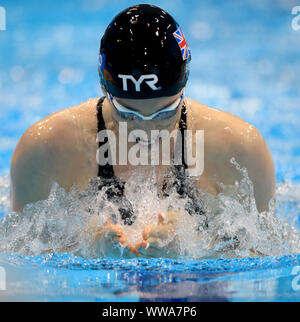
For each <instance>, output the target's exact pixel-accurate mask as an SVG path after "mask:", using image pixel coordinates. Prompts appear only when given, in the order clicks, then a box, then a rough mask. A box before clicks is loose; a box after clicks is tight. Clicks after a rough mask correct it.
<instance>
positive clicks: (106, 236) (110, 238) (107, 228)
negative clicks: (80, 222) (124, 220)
mask: <svg viewBox="0 0 300 322" xmlns="http://www.w3.org/2000/svg"><path fill="white" fill-rule="evenodd" d="M98 221H99V220H98V218H97V217H94V218H92V219H91V220H90V222H89V224H88V235H89V237H90V240H91V241H92V242H93V243H99V244H106V245H110V246H111V247H116V248H118V247H119V246H121V247H124V248H125V247H126V248H128V249H129V251H130V252H132V253H134V254H136V255H137V254H138V251H137V249H136V247H135V246H133V245H129V244H128V242H127V238H126V236H125V233H124V229H123V227H122V226H120V225H116V224H114V223H113V221H112V220H111V219H108V220H107V221H106V222H105V224H104V225H102V226H100V225H99V222H98Z"/></svg>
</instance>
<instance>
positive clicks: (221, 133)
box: [187, 100, 276, 211]
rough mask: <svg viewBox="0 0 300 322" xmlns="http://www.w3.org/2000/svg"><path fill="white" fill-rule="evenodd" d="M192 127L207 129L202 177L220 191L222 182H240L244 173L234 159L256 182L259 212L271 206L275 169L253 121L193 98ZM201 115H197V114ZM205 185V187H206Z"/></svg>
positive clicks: (191, 101)
mask: <svg viewBox="0 0 300 322" xmlns="http://www.w3.org/2000/svg"><path fill="white" fill-rule="evenodd" d="M189 101H190V104H187V106H190V108H191V115H194V117H193V118H192V119H193V120H192V121H191V122H192V128H193V129H194V130H204V172H203V174H202V176H201V177H200V180H199V183H200V187H201V180H202V182H203V183H204V185H206V184H207V183H208V182H209V184H210V185H213V186H214V187H215V191H216V193H218V192H219V184H218V183H220V182H221V183H224V184H226V185H232V184H234V182H235V181H237V180H238V181H240V180H241V178H242V176H241V173H240V172H239V171H238V170H237V169H236V168H235V167H234V166H233V165H232V164H231V163H230V160H231V158H235V160H236V161H237V162H238V163H239V165H240V166H241V167H243V168H246V169H247V171H248V175H249V178H250V179H251V181H252V182H253V185H254V195H255V199H256V205H257V208H258V210H259V211H264V210H267V209H268V204H269V201H270V200H271V199H272V198H274V197H275V185H276V180H275V169H274V164H273V160H272V156H271V153H270V151H269V149H268V146H267V144H266V142H265V140H264V138H263V137H262V135H261V134H260V133H259V131H258V130H257V129H256V128H255V127H254V126H253V125H251V124H249V123H247V122H246V121H244V120H242V119H240V118H238V117H237V116H235V115H232V114H230V113H227V112H224V111H221V110H218V109H214V108H210V107H207V106H205V105H203V104H200V103H198V102H196V101H194V100H189ZM196 115H197V116H196ZM204 188H205V187H204Z"/></svg>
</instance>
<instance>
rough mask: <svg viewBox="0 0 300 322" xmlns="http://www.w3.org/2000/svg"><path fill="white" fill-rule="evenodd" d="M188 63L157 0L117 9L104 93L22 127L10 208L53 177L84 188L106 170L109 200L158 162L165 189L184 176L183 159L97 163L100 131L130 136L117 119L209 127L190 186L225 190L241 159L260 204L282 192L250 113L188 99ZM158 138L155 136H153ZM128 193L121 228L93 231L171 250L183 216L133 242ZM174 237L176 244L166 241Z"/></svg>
mask: <svg viewBox="0 0 300 322" xmlns="http://www.w3.org/2000/svg"><path fill="white" fill-rule="evenodd" d="M190 60H191V52H190V49H189V47H188V44H187V42H186V39H185V37H184V34H183V32H182V29H181V28H180V26H179V25H178V23H177V22H176V21H175V20H174V18H173V17H171V16H170V15H169V14H168V13H167V12H165V11H164V10H162V9H160V8H158V7H156V6H152V5H136V6H132V7H130V8H127V9H125V10H124V11H122V12H120V13H119V14H118V15H117V16H116V17H115V18H114V19H113V20H112V22H111V23H110V24H109V26H108V27H107V29H106V31H105V33H104V36H103V37H102V39H101V46H100V54H99V75H100V83H101V88H102V91H103V94H104V96H103V97H101V98H92V99H89V100H88V101H86V102H84V103H81V104H79V105H77V106H74V107H69V108H66V109H63V110H61V111H59V112H56V113H54V114H51V115H49V116H48V117H46V118H44V119H43V120H41V121H39V122H37V123H35V124H33V125H32V126H31V127H30V128H29V129H28V130H27V131H26V132H25V133H24V134H23V136H22V137H21V139H20V141H19V142H18V144H17V146H16V149H15V151H14V153H13V157H12V161H11V169H10V178H11V186H10V187H11V191H10V193H11V209H12V210H13V211H16V212H20V211H22V209H23V207H24V206H25V205H26V204H29V203H34V202H36V201H38V200H45V199H47V197H48V196H49V193H50V189H51V186H52V184H53V182H57V183H58V184H59V185H60V187H62V188H64V189H65V190H66V191H70V190H71V189H72V187H74V186H76V187H79V188H80V189H82V190H84V189H86V188H87V187H88V186H89V184H90V182H91V180H92V179H93V178H95V177H99V178H100V179H101V180H100V181H101V182H102V186H101V185H100V187H99V189H102V188H103V187H105V186H107V183H108V184H110V185H111V184H113V185H114V186H115V189H113V190H114V191H113V190H109V189H108V190H107V197H108V199H110V200H116V199H118V198H121V199H122V198H123V197H124V183H125V182H126V181H127V180H128V179H129V178H130V177H132V176H133V175H139V176H141V177H144V178H145V179H147V178H149V177H151V176H152V174H153V168H154V169H155V173H156V180H157V184H158V186H161V187H164V178H165V176H166V173H168V172H169V171H170V169H174V168H175V169H176V171H177V172H176V171H175V177H176V176H178V178H182V176H180V173H181V174H182V172H180V171H181V170H182V169H184V170H186V169H187V168H188V167H189V166H188V165H187V164H186V162H184V158H182V159H183V162H182V164H181V167H179V166H178V167H176V166H174V165H173V164H169V165H166V164H163V163H162V162H160V163H159V164H158V165H155V166H153V165H145V164H138V165H136V164H131V163H130V162H128V163H127V164H124V162H122V163H121V162H116V163H115V164H111V163H107V164H99V163H101V162H99V160H97V159H96V155H97V153H99V151H100V148H104V147H107V151H109V150H108V149H109V148H110V143H111V141H110V140H109V144H108V145H107V142H106V141H101V140H97V134H98V133H99V132H100V131H102V130H106V131H108V130H109V131H110V133H112V134H114V135H115V137H116V138H117V140H116V142H117V148H116V150H117V151H121V149H120V148H122V147H123V146H122V147H120V146H118V144H119V145H120V143H118V142H120V141H119V139H120V138H121V136H123V134H122V135H121V133H120V130H119V125H120V124H121V122H123V124H124V123H126V126H127V128H126V129H127V133H126V134H128V135H129V134H130V133H132V131H133V130H137V129H140V130H144V131H145V132H146V133H150V132H151V131H152V130H168V131H169V132H172V131H173V130H175V129H178V131H180V133H184V131H185V130H192V131H193V135H194V133H195V131H198V130H199V131H203V133H204V169H203V172H202V174H201V176H199V178H197V179H193V183H194V184H195V185H196V186H197V187H198V188H200V189H201V190H203V191H205V192H207V193H210V194H212V195H218V194H219V193H220V191H221V188H220V183H223V184H224V185H234V184H235V182H236V181H240V180H241V178H242V176H241V173H240V172H239V171H238V170H237V169H236V168H235V167H233V166H232V164H231V163H230V160H231V159H232V158H234V159H235V160H236V162H237V163H238V164H239V165H240V166H241V167H243V168H246V169H247V171H248V175H249V178H250V179H251V181H252V182H253V187H254V196H255V201H256V206H257V209H258V211H259V212H263V211H265V210H268V208H269V202H270V200H271V199H273V198H274V197H275V171H274V165H273V161H272V157H271V154H270V152H269V149H268V147H267V145H266V142H265V141H264V139H263V137H262V136H261V134H260V133H259V132H258V130H257V129H255V128H254V127H253V126H252V125H251V124H249V123H247V122H245V121H244V120H241V119H240V118H238V117H236V116H234V115H232V114H229V113H227V112H223V111H220V110H218V109H214V108H210V107H207V106H205V105H203V104H201V103H200V102H197V101H195V100H193V99H191V98H187V97H184V91H185V87H186V84H187V80H188V77H189V63H190ZM183 137H184V136H183ZM154 141H155V143H157V140H156V139H155V138H154ZM136 144H137V145H139V146H140V145H141V146H144V147H145V146H146V147H147V149H150V148H151V146H152V145H153V144H154V143H153V141H151V140H145V139H143V138H140V137H137V139H136V141H135V142H129V143H128V146H127V151H125V154H126V152H127V154H128V151H129V150H130V149H131V148H132V147H133V146H134V145H136ZM159 144H160V143H159ZM184 144H185V143H184V140H183V145H184ZM174 151H175V148H173V149H170V151H169V152H170V159H174V158H175V157H176V155H175V152H176V151H177V150H176V151H175V152H174ZM183 151H184V150H183ZM123 152H124V151H123ZM169 152H168V153H169ZM117 154H120V152H117ZM108 155H109V154H108ZM120 157H124V156H120V155H117V158H116V159H117V160H120ZM126 159H127V158H126ZM123 161H124V158H123ZM176 173H177V174H176ZM179 181H180V180H179ZM176 182H177V188H176V189H177V191H178V193H179V194H180V195H183V194H184V188H185V184H184V183H183V184H181V185H180V183H179V184H178V180H177V181H176ZM162 190H163V189H162ZM125 199H126V198H123V200H124V203H125V206H124V203H123V204H122V205H121V206H120V208H119V212H120V214H119V215H120V216H121V218H122V220H123V221H124V225H123V224H119V223H118V222H117V223H116V222H113V221H112V220H110V219H109V220H108V221H107V222H106V223H105V224H104V225H103V226H99V224H98V223H97V220H95V218H94V219H93V220H91V222H90V223H89V227H90V230H89V232H90V234H92V237H93V238H94V239H95V241H103V240H109V241H110V242H112V243H113V242H120V244H121V245H123V246H124V247H127V248H128V249H129V251H131V252H132V253H134V254H139V249H142V250H143V252H144V253H145V252H147V250H149V252H150V251H151V249H152V250H153V249H155V248H156V249H157V248H159V247H160V245H164V246H161V247H162V250H163V251H166V249H172V247H173V248H174V244H176V238H175V235H176V234H175V232H176V229H177V228H178V227H179V226H180V225H181V224H183V217H182V215H181V214H179V213H178V212H176V211H171V212H168V213H160V214H158V216H157V223H154V224H153V225H147V226H146V227H143V230H142V232H141V234H140V235H141V238H140V240H139V241H137V242H136V243H134V244H133V243H131V242H130V238H129V237H130V236H129V235H128V230H126V229H125V228H126V225H127V226H130V225H131V224H132V223H133V222H134V215H133V213H132V209H130V205H129V206H128V205H127V206H126V200H125ZM158 212H159V209H158ZM172 236H174V239H172ZM167 239H168V240H169V242H168V244H167V246H168V247H169V248H167V247H165V246H166V243H161V242H162V241H165V240H167Z"/></svg>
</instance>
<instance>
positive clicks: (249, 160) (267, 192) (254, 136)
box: [221, 127, 276, 212]
mask: <svg viewBox="0 0 300 322" xmlns="http://www.w3.org/2000/svg"><path fill="white" fill-rule="evenodd" d="M244 133H245V132H244ZM226 156H227V162H228V161H229V160H230V159H231V158H232V157H234V158H235V159H236V161H237V162H238V164H239V165H240V166H241V167H242V168H246V169H247V171H248V176H249V178H250V180H251V181H252V183H253V187H254V197H255V201H256V206H257V209H258V211H259V212H262V211H266V210H269V202H270V200H271V199H273V198H275V188H276V176H275V169H274V163H273V160H272V156H271V153H270V151H269V148H268V146H267V144H266V142H265V140H264V138H263V137H262V135H261V134H260V133H259V131H258V130H257V129H255V128H254V127H253V130H252V131H251V134H247V135H244V136H243V137H241V136H240V135H239V136H237V137H236V138H235V139H233V140H232V143H231V145H230V147H229V149H228V153H226ZM230 168H231V169H228V171H223V172H222V174H223V175H224V173H225V174H226V173H227V174H228V177H227V178H223V179H224V180H223V181H221V182H223V183H225V184H226V183H228V184H234V182H235V181H240V180H241V179H242V176H241V174H240V172H239V171H237V170H236V169H235V167H234V166H233V165H231V166H230Z"/></svg>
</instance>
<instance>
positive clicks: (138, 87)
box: [118, 74, 161, 92]
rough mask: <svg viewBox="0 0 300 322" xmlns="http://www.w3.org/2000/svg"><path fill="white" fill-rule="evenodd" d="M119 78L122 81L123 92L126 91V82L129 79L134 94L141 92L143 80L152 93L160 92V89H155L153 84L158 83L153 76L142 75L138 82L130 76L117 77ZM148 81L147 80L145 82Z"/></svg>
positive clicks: (120, 75) (156, 78)
mask: <svg viewBox="0 0 300 322" xmlns="http://www.w3.org/2000/svg"><path fill="white" fill-rule="evenodd" d="M118 77H119V78H122V80H123V90H124V91H128V86H127V81H128V79H131V80H132V82H133V83H134V85H135V90H136V92H140V91H141V84H142V82H143V81H144V80H145V81H146V84H147V85H148V86H149V87H150V88H151V89H153V90H154V91H157V90H160V89H161V87H156V86H155V84H156V83H157V82H158V77H157V76H156V75H155V74H149V75H142V76H141V77H140V78H139V79H138V80H136V79H135V78H134V77H133V76H132V75H122V74H119V75H118ZM146 79H148V80H146Z"/></svg>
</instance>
